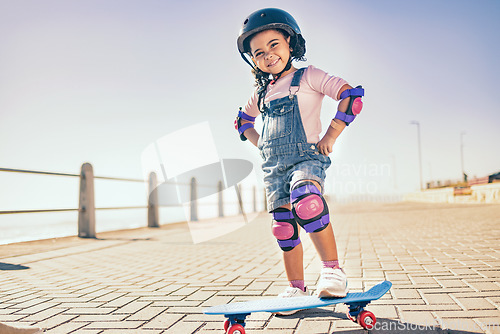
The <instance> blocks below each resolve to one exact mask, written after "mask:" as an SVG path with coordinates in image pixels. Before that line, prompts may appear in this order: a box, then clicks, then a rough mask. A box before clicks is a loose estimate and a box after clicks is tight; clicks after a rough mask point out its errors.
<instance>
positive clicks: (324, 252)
mask: <svg viewBox="0 0 500 334" xmlns="http://www.w3.org/2000/svg"><path fill="white" fill-rule="evenodd" d="M308 181H311V182H313V183H314V185H315V186H316V187H317V188H318V189H319V190H320V191H321V187H320V185H319V183H318V182H316V181H313V180H308ZM309 235H310V237H311V240H312V242H313V244H314V247H315V248H316V251H317V252H318V255H319V257H320V259H321V262H322V263H323V269H322V270H321V276H320V279H319V281H318V284H317V286H316V295H318V296H319V297H344V296H345V295H346V294H347V292H348V288H347V277H346V275H345V273H344V271H343V270H342V269H341V268H340V266H339V263H338V253H337V243H336V242H335V235H334V234H333V228H332V224H331V222H330V224H328V226H327V227H326V228H325V229H323V230H321V231H319V232H313V233H309Z"/></svg>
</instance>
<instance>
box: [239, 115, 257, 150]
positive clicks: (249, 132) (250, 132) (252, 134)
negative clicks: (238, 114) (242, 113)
mask: <svg viewBox="0 0 500 334" xmlns="http://www.w3.org/2000/svg"><path fill="white" fill-rule="evenodd" d="M245 123H253V122H250V121H247V120H244V119H242V120H241V124H242V125H243V124H245ZM243 135H244V136H245V137H247V139H248V140H249V141H250V142H251V143H252V144H254V145H255V147H257V143H258V142H259V138H260V135H259V134H258V133H257V131H255V129H254V128H248V129H246V130H245V132H243Z"/></svg>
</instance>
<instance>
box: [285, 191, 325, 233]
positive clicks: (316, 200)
mask: <svg viewBox="0 0 500 334" xmlns="http://www.w3.org/2000/svg"><path fill="white" fill-rule="evenodd" d="M290 200H291V202H292V214H293V216H294V217H295V219H296V220H297V223H298V224H299V225H300V226H302V227H303V228H304V229H305V230H306V232H307V233H311V232H319V231H321V230H323V229H325V228H326V226H327V225H328V224H329V223H330V215H329V214H328V206H327V204H326V201H325V199H324V198H323V196H322V195H321V192H320V191H319V189H318V188H316V186H315V185H314V183H312V182H310V181H303V182H299V183H298V184H297V185H296V186H294V187H293V189H292V193H291V195H290Z"/></svg>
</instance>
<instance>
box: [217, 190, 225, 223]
mask: <svg viewBox="0 0 500 334" xmlns="http://www.w3.org/2000/svg"><path fill="white" fill-rule="evenodd" d="M223 190H224V185H223V184H222V181H219V183H217V192H218V193H217V195H218V198H219V201H218V203H219V217H224V196H223V195H222V191H223Z"/></svg>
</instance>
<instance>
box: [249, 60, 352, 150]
mask: <svg viewBox="0 0 500 334" xmlns="http://www.w3.org/2000/svg"><path fill="white" fill-rule="evenodd" d="M293 74H294V73H290V74H288V75H285V76H284V77H282V78H280V79H279V80H278V81H276V82H275V84H274V85H271V84H270V85H269V86H268V88H267V94H266V98H265V101H264V102H265V103H268V102H269V101H272V100H276V99H279V98H282V97H285V96H288V95H289V88H290V84H291V83H292V78H293ZM346 84H347V82H346V81H345V80H344V79H342V78H339V77H336V76H332V75H329V74H328V73H326V72H324V71H322V70H320V69H319V68H316V67H314V66H312V65H311V66H308V67H307V68H306V70H305V71H304V74H303V76H302V79H301V80H300V89H299V91H298V92H297V98H298V102H299V109H300V115H301V117H302V124H303V125H304V130H305V133H306V136H307V142H308V143H317V142H318V141H319V135H320V133H321V120H320V114H321V104H322V102H323V98H324V97H325V95H327V96H329V97H331V98H332V99H334V100H335V101H338V100H337V95H338V93H339V90H340V89H341V88H342V86H344V85H346ZM292 92H293V91H292ZM258 100H259V97H258V95H257V92H256V91H255V92H254V93H253V95H252V96H251V97H250V99H249V100H248V103H247V104H246V106H245V109H244V112H245V113H246V114H248V115H250V116H252V117H257V116H259V115H260V111H259V108H258V106H257V101H258Z"/></svg>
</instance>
